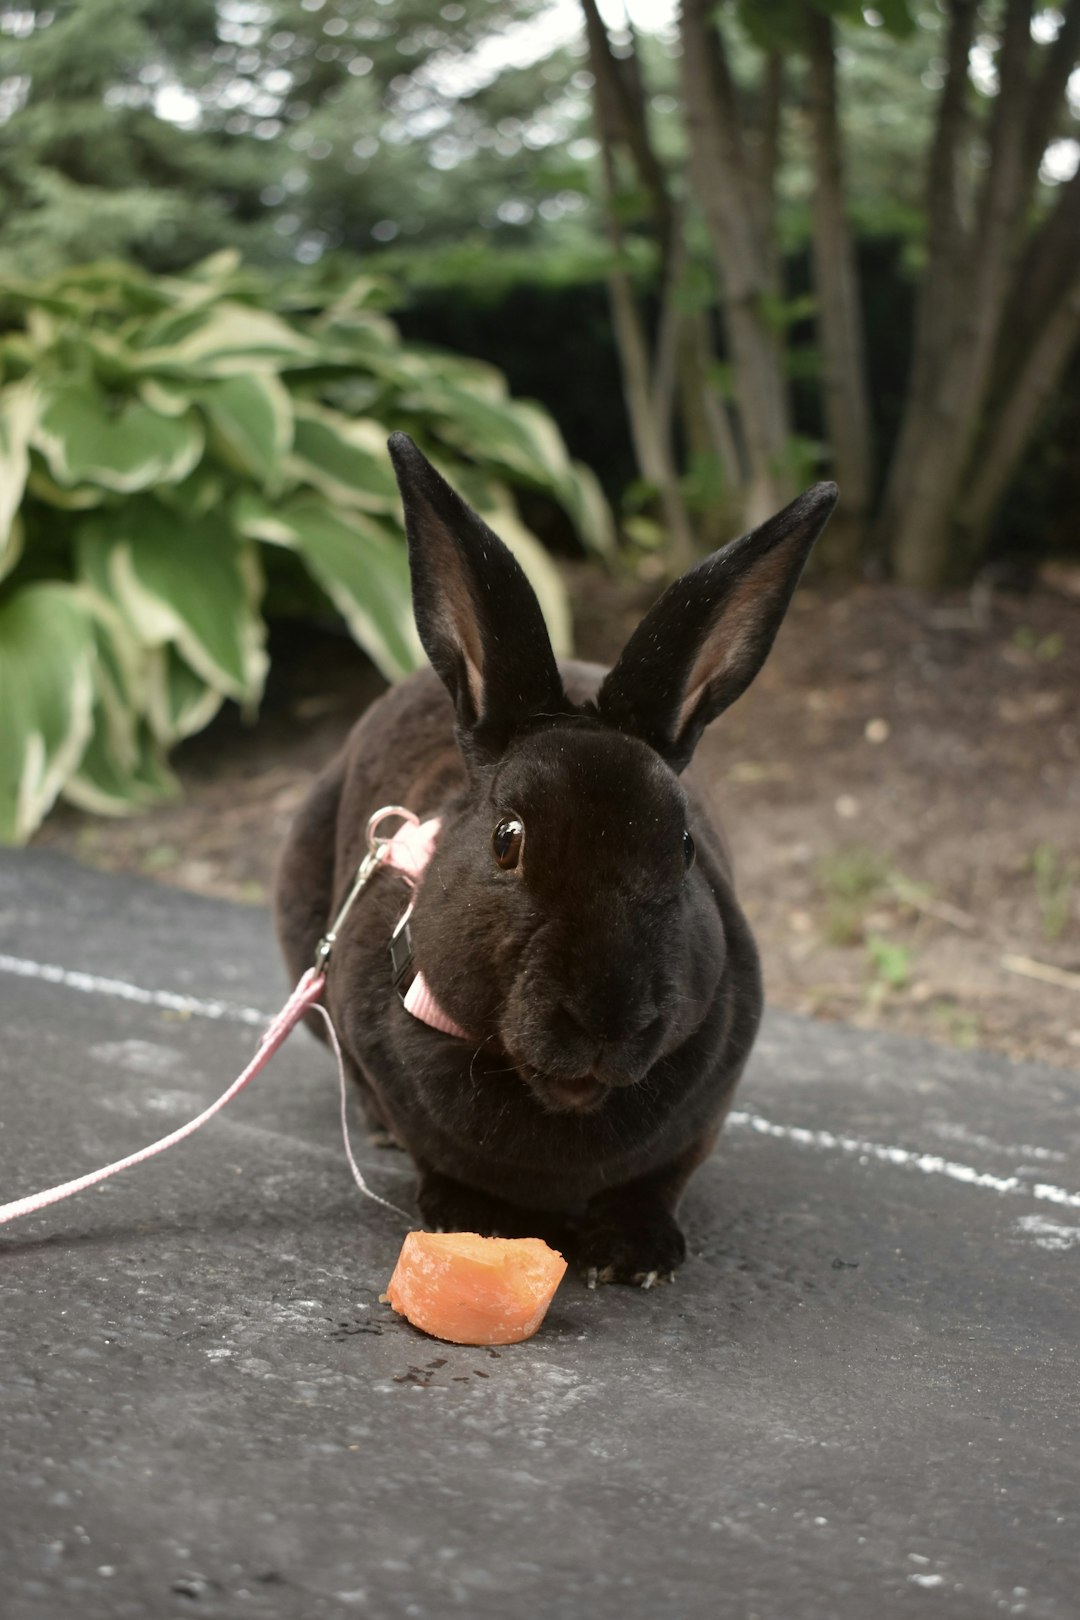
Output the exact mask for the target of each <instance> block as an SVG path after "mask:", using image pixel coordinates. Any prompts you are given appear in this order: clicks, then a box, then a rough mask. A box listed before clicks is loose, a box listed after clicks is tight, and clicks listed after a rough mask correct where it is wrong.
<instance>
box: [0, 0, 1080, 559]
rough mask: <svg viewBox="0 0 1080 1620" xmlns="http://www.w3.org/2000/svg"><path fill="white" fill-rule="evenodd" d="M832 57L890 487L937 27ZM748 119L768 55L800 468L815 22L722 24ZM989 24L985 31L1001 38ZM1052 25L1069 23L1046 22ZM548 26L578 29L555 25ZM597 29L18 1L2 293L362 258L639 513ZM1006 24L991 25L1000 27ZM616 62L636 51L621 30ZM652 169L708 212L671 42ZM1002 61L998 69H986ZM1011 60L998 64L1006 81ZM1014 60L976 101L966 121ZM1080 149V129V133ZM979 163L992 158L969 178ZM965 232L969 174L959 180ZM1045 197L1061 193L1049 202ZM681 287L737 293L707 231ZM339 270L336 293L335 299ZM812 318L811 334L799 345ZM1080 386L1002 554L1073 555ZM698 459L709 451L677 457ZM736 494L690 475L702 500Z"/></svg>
mask: <svg viewBox="0 0 1080 1620" xmlns="http://www.w3.org/2000/svg"><path fill="white" fill-rule="evenodd" d="M819 3H820V4H821V5H822V6H824V9H827V10H828V11H830V12H831V13H832V15H833V17H834V19H835V21H836V24H837V29H838V41H839V44H838V55H837V69H838V78H839V88H840V99H841V113H842V120H843V127H844V145H845V164H846V173H845V195H846V199H847V205H848V208H849V210H850V213H851V215H852V218H853V221H854V223H855V226H856V228H857V231H858V235H859V249H860V262H861V269H862V274H863V280H864V301H865V305H866V313H867V331H868V334H869V337H870V341H871V355H870V370H871V376H872V381H873V388H872V399H873V408H874V412H875V424H874V427H875V435H876V439H877V443H878V445H879V447H880V449H881V452H882V454H881V457H880V461H881V464H882V465H883V466H884V465H885V464H886V462H887V459H888V452H889V450H890V447H891V445H892V443H893V440H894V437H895V431H896V426H897V423H898V421H899V417H900V413H901V409H902V403H903V396H904V389H905V385H906V378H907V367H908V361H909V347H910V345H909V339H910V329H911V303H912V284H913V277H914V276H915V275H916V274H917V272H918V270H919V267H920V265H921V263H922V259H923V255H924V252H925V243H924V236H925V214H924V198H923V192H924V185H925V161H926V153H927V149H928V145H929V141H930V136H931V130H932V124H933V118H934V113H935V107H936V102H937V96H938V92H939V90H940V88H941V84H942V68H943V62H942V52H943V43H944V29H945V19H944V15H943V10H942V7H941V6H940V5H938V4H936V3H932V0H882V3H879V4H877V5H875V6H873V7H864V6H862V5H861V4H857V3H856V0H819ZM718 9H719V10H720V11H722V13H723V16H724V22H725V36H726V38H727V39H728V42H729V54H730V60H731V64H732V70H733V73H734V75H735V78H736V80H737V81H738V83H739V87H740V93H741V95H742V98H743V104H744V105H747V106H751V107H752V103H753V97H754V96H755V94H756V93H757V92H756V90H755V86H756V84H757V83H758V82H759V76H760V75H759V70H760V63H761V56H762V50H763V49H768V48H772V47H779V48H780V49H781V51H782V52H783V55H784V58H785V63H784V71H785V96H784V107H783V128H782V131H781V135H782V142H781V145H782V162H781V165H780V170H779V175H778V229H779V235H780V241H781V245H782V248H783V252H784V257H785V267H784V268H785V278H786V281H787V284H788V289H789V291H790V294H791V299H790V301H789V304H788V306H787V310H786V312H784V314H783V318H784V321H785V324H786V325H787V326H788V328H789V337H790V340H791V345H792V348H791V365H790V377H791V383H792V393H793V399H794V415H795V426H796V433H797V442H796V444H795V446H794V448H795V450H796V451H797V452H801V453H804V454H809V455H811V456H813V454H814V447H815V446H820V444H821V442H822V440H823V438H824V432H823V426H822V422H821V405H820V388H819V367H820V358H819V355H818V353H817V350H816V348H815V346H814V341H813V324H814V321H813V312H812V310H806V309H805V306H804V311H805V316H806V318H805V319H803V320H802V321H800V320H798V319H797V318H796V316H797V312H798V309H799V304H798V300H799V299H800V298H802V297H803V296H804V295H805V294H806V292H807V291H808V288H809V284H810V278H809V270H808V252H807V244H808V239H809V234H810V204H811V198H812V188H813V176H812V169H811V163H810V159H809V153H810V149H811V142H810V132H809V108H808V90H807V85H806V81H805V68H804V64H803V59H802V51H801V48H800V46H801V28H802V16H803V11H804V7H803V3H802V0H723V3H722V4H721V6H720V7H719V8H718ZM1000 9H1001V8H1000V6H999V5H998V4H997V3H996V0H995V3H994V6H993V8H992V12H991V11H988V12H987V14H986V15H987V17H988V19H991V20H992V19H993V17H996V15H997V13H998V12H999V11H1000ZM1035 15H1036V20H1037V21H1038V19H1039V18H1040V17H1044V18H1049V17H1052V16H1053V15H1055V14H1054V13H1053V12H1052V11H1051V10H1050V9H1049V8H1046V7H1043V6H1039V7H1036V8H1035ZM551 16H555V18H556V20H555V21H554V22H552V21H551V20H550V17H551ZM576 25H577V19H576V17H575V16H574V15H573V13H572V12H569V11H567V10H565V9H563V10H561V11H559V12H558V13H557V14H556V13H553V12H552V8H551V5H550V0H445V3H443V4H440V5H438V6H431V5H428V4H425V3H421V0H395V3H394V4H385V3H378V0H258V3H256V0H172V3H171V4H165V3H163V0H68V3H66V4H60V5H50V6H45V5H42V6H40V7H37V6H35V5H34V4H32V3H28V0H20V3H19V4H14V3H5V0H0V272H6V273H8V274H17V275H22V276H27V277H32V276H42V275H48V274H51V273H53V272H55V271H58V270H61V269H63V268H64V267H65V266H68V265H70V264H72V263H83V262H87V261H90V260H93V259H95V258H100V257H102V256H123V257H128V258H132V259H134V260H135V261H136V262H138V263H141V264H142V265H144V266H146V267H148V268H151V269H153V270H156V271H165V272H170V271H176V270H182V269H183V268H185V267H186V266H188V265H190V264H192V263H193V262H195V261H197V260H198V259H200V258H201V257H203V256H204V255H206V254H207V253H209V252H211V251H214V250H216V249H219V248H221V247H225V246H232V247H237V248H239V249H241V250H242V251H243V253H244V255H245V259H246V261H247V262H249V263H252V264H255V265H260V266H263V267H267V268H276V269H278V270H280V271H283V272H288V271H289V270H290V269H291V268H293V267H295V266H296V265H297V264H300V265H306V264H310V265H315V264H319V265H320V266H327V267H330V266H332V264H333V261H334V259H335V258H337V257H339V256H341V257H344V258H346V259H347V260H349V261H351V262H350V263H349V265H348V268H346V269H345V270H344V271H343V272H341V274H342V275H344V277H345V278H349V277H351V276H353V275H354V274H355V273H356V262H355V261H356V260H357V259H360V260H361V263H362V267H363V268H364V269H365V270H368V269H370V268H371V267H372V265H373V262H374V263H376V265H377V268H378V269H380V270H385V272H386V273H388V274H389V275H390V276H391V277H392V278H393V280H394V283H395V285H396V286H397V287H398V288H404V289H405V291H406V294H407V297H408V301H409V307H407V308H406V309H404V310H402V311H401V312H400V315H399V319H400V320H401V322H402V324H403V326H404V327H405V328H406V329H407V330H409V331H413V332H415V333H416V334H418V335H423V336H424V337H426V338H428V339H429V340H431V341H438V342H447V343H450V344H452V345H453V346H455V347H459V348H460V349H461V350H462V351H463V352H465V353H475V354H477V355H481V356H484V357H486V358H489V359H491V360H493V361H494V362H495V363H497V364H499V365H500V366H501V367H503V368H504V369H505V370H506V371H507V372H508V374H509V376H510V377H511V381H512V385H513V386H514V388H515V390H520V389H521V388H525V389H526V390H527V391H528V392H530V393H532V394H535V395H536V396H537V397H539V398H542V399H543V400H544V401H545V402H546V403H547V404H549V406H550V407H551V408H552V409H553V410H554V411H555V412H556V415H557V418H558V420H559V422H560V425H561V426H562V427H563V430H564V432H565V433H566V435H567V438H568V442H569V443H570V444H571V445H572V446H573V448H574V451H575V453H576V454H579V455H582V456H584V457H586V458H588V459H589V460H590V461H591V462H593V463H594V464H595V465H596V467H597V469H598V471H600V473H601V476H602V478H603V480H604V483H605V486H606V487H607V488H608V489H609V490H610V491H611V492H612V493H616V492H618V491H620V490H621V489H623V488H625V487H626V486H627V485H628V484H629V482H630V481H631V479H632V477H633V464H632V453H631V450H630V446H629V440H628V436H627V430H626V424H625V419H624V406H623V402H622V397H621V389H620V388H619V386H618V373H617V369H614V356H613V350H612V347H611V342H610V322H609V319H608V315H607V312H606V308H604V307H603V306H604V303H605V298H604V293H603V286H604V282H605V279H606V277H607V275H608V273H609V271H610V268H611V251H610V248H609V247H608V245H607V243H606V240H605V236H604V232H603V225H602V210H601V207H600V202H599V191H598V181H597V145H596V142H595V140H594V139H593V134H592V104H591V103H592V79H591V75H590V73H589V72H588V71H587V70H586V63H585V52H584V45H583V41H582V39H581V38H580V31H579V29H578V28H577V26H576ZM988 26H989V23H988ZM612 37H613V40H614V41H615V43H616V46H617V47H618V44H619V40H620V38H622V39H623V40H624V43H625V40H626V37H627V36H625V35H622V36H620V35H619V33H618V31H617V30H616V31H615V33H614V34H613V36H612ZM637 47H638V52H639V56H640V59H641V63H642V69H643V74H644V78H645V82H646V83H647V84H648V86H649V95H648V105H647V116H648V122H649V127H650V131H651V135H652V139H653V143H654V145H655V147H656V150H657V152H658V153H659V155H660V157H661V159H662V161H663V163H664V164H665V167H666V169H667V170H668V173H669V175H670V179H671V186H672V192H673V195H674V197H675V199H676V201H678V202H681V201H683V200H684V199H685V176H684V170H685V157H686V153H685V130H684V125H683V117H682V110H681V96H680V90H679V75H678V58H677V52H678V40H677V34H676V30H675V28H674V27H673V26H668V27H666V28H663V27H662V28H659V29H657V30H656V31H654V32H651V33H649V34H647V35H645V36H644V37H641V38H639V39H638V41H637ZM978 49H979V50H981V51H982V53H983V57H987V56H988V53H987V48H986V47H985V44H980V46H979V47H978ZM990 55H992V53H990ZM992 81H993V62H992V60H989V59H987V60H983V61H982V62H981V66H980V67H979V70H978V73H973V80H972V87H971V100H972V104H973V108H975V106H976V104H977V103H979V102H982V103H984V104H985V102H986V99H987V93H988V92H987V88H986V87H987V85H989V84H991V83H992ZM1061 133H1062V134H1063V135H1066V134H1068V133H1069V131H1068V130H1064V129H1063V130H1062V131H1061ZM975 158H976V159H977V158H978V153H976V154H975ZM959 179H960V183H961V186H962V188H963V197H964V200H965V204H970V199H971V191H972V184H973V180H975V179H977V174H976V173H975V172H974V169H973V170H972V172H971V173H963V174H961V175H960V177H959ZM1046 195H1049V191H1048V188H1045V187H1044V198H1045V196H1046ZM624 201H625V206H626V209H627V217H626V219H625V220H624V221H623V225H624V234H625V241H626V257H627V262H628V264H629V267H630V268H631V270H632V272H633V274H634V276H635V279H636V281H637V284H638V286H639V287H642V288H646V289H647V288H648V286H649V285H650V282H651V279H652V278H653V277H654V275H655V243H654V240H653V236H652V232H651V228H650V226H649V221H648V208H647V204H646V200H645V199H644V198H642V197H640V196H635V194H634V192H633V188H632V187H628V188H627V189H626V196H625V199H624ZM689 248H690V255H691V266H690V268H689V269H688V271H687V282H688V285H690V286H691V287H692V289H693V297H694V298H695V300H697V301H698V303H699V305H700V307H703V308H711V307H713V306H715V304H716V302H717V295H718V291H719V289H718V288H717V286H716V284H715V272H714V269H713V267H712V259H711V255H710V253H709V251H708V246H707V243H706V241H705V237H704V233H703V230H702V227H701V223H700V221H699V220H698V219H697V217H696V215H693V214H692V215H691V218H690V220H689ZM335 274H338V272H335V271H334V270H333V269H332V268H328V269H327V271H326V285H327V286H328V287H330V286H332V285H333V277H334V275H335ZM793 320H794V325H792V324H791V323H792V321H793ZM1078 402H1080V361H1078V362H1077V364H1074V366H1073V369H1072V371H1071V373H1070V377H1069V381H1068V383H1067V386H1066V389H1065V390H1064V391H1063V397H1062V399H1061V400H1059V401H1058V402H1056V403H1055V405H1054V406H1053V408H1052V414H1051V415H1050V416H1049V417H1048V419H1047V422H1046V424H1045V425H1044V427H1043V428H1042V430H1041V431H1040V435H1039V440H1038V443H1037V444H1036V446H1035V447H1034V450H1033V452H1032V453H1031V454H1029V456H1028V459H1027V462H1026V463H1025V465H1024V467H1023V468H1022V470H1021V472H1020V475H1019V476H1018V479H1017V480H1016V484H1015V486H1014V489H1013V491H1012V492H1011V494H1010V495H1009V497H1008V498H1007V500H1006V501H1005V503H1004V505H1003V512H1002V516H1001V518H1000V519H999V523H998V532H997V536H996V538H995V539H994V541H993V542H992V549H996V550H998V551H1010V552H1016V551H1018V550H1021V549H1024V548H1027V549H1028V551H1029V552H1030V553H1031V555H1036V554H1037V551H1038V548H1039V547H1041V546H1043V545H1045V544H1046V543H1048V537H1052V538H1053V540H1054V541H1055V543H1057V544H1059V545H1062V544H1064V545H1075V534H1074V527H1073V525H1071V523H1070V522H1069V520H1068V519H1066V520H1064V521H1063V520H1062V517H1061V508H1062V506H1063V505H1068V504H1069V503H1070V502H1071V505H1072V507H1073V508H1075V502H1076V491H1077V483H1076V479H1077V473H1076V458H1075V455H1074V454H1073V446H1074V443H1075V437H1076V434H1075V427H1076V421H1077V414H1078V411H1080V403H1078ZM680 448H681V450H682V451H683V452H684V460H686V461H688V460H689V456H688V454H686V452H687V448H688V447H686V446H682V447H680ZM715 474H716V468H715V467H710V466H707V465H705V464H704V463H702V462H701V461H700V459H699V460H698V461H697V462H696V463H695V464H694V465H693V466H692V467H691V468H690V474H689V484H688V495H689V496H690V497H691V499H692V500H700V499H703V498H704V492H707V491H709V490H710V489H712V487H713V484H714V483H715Z"/></svg>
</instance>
